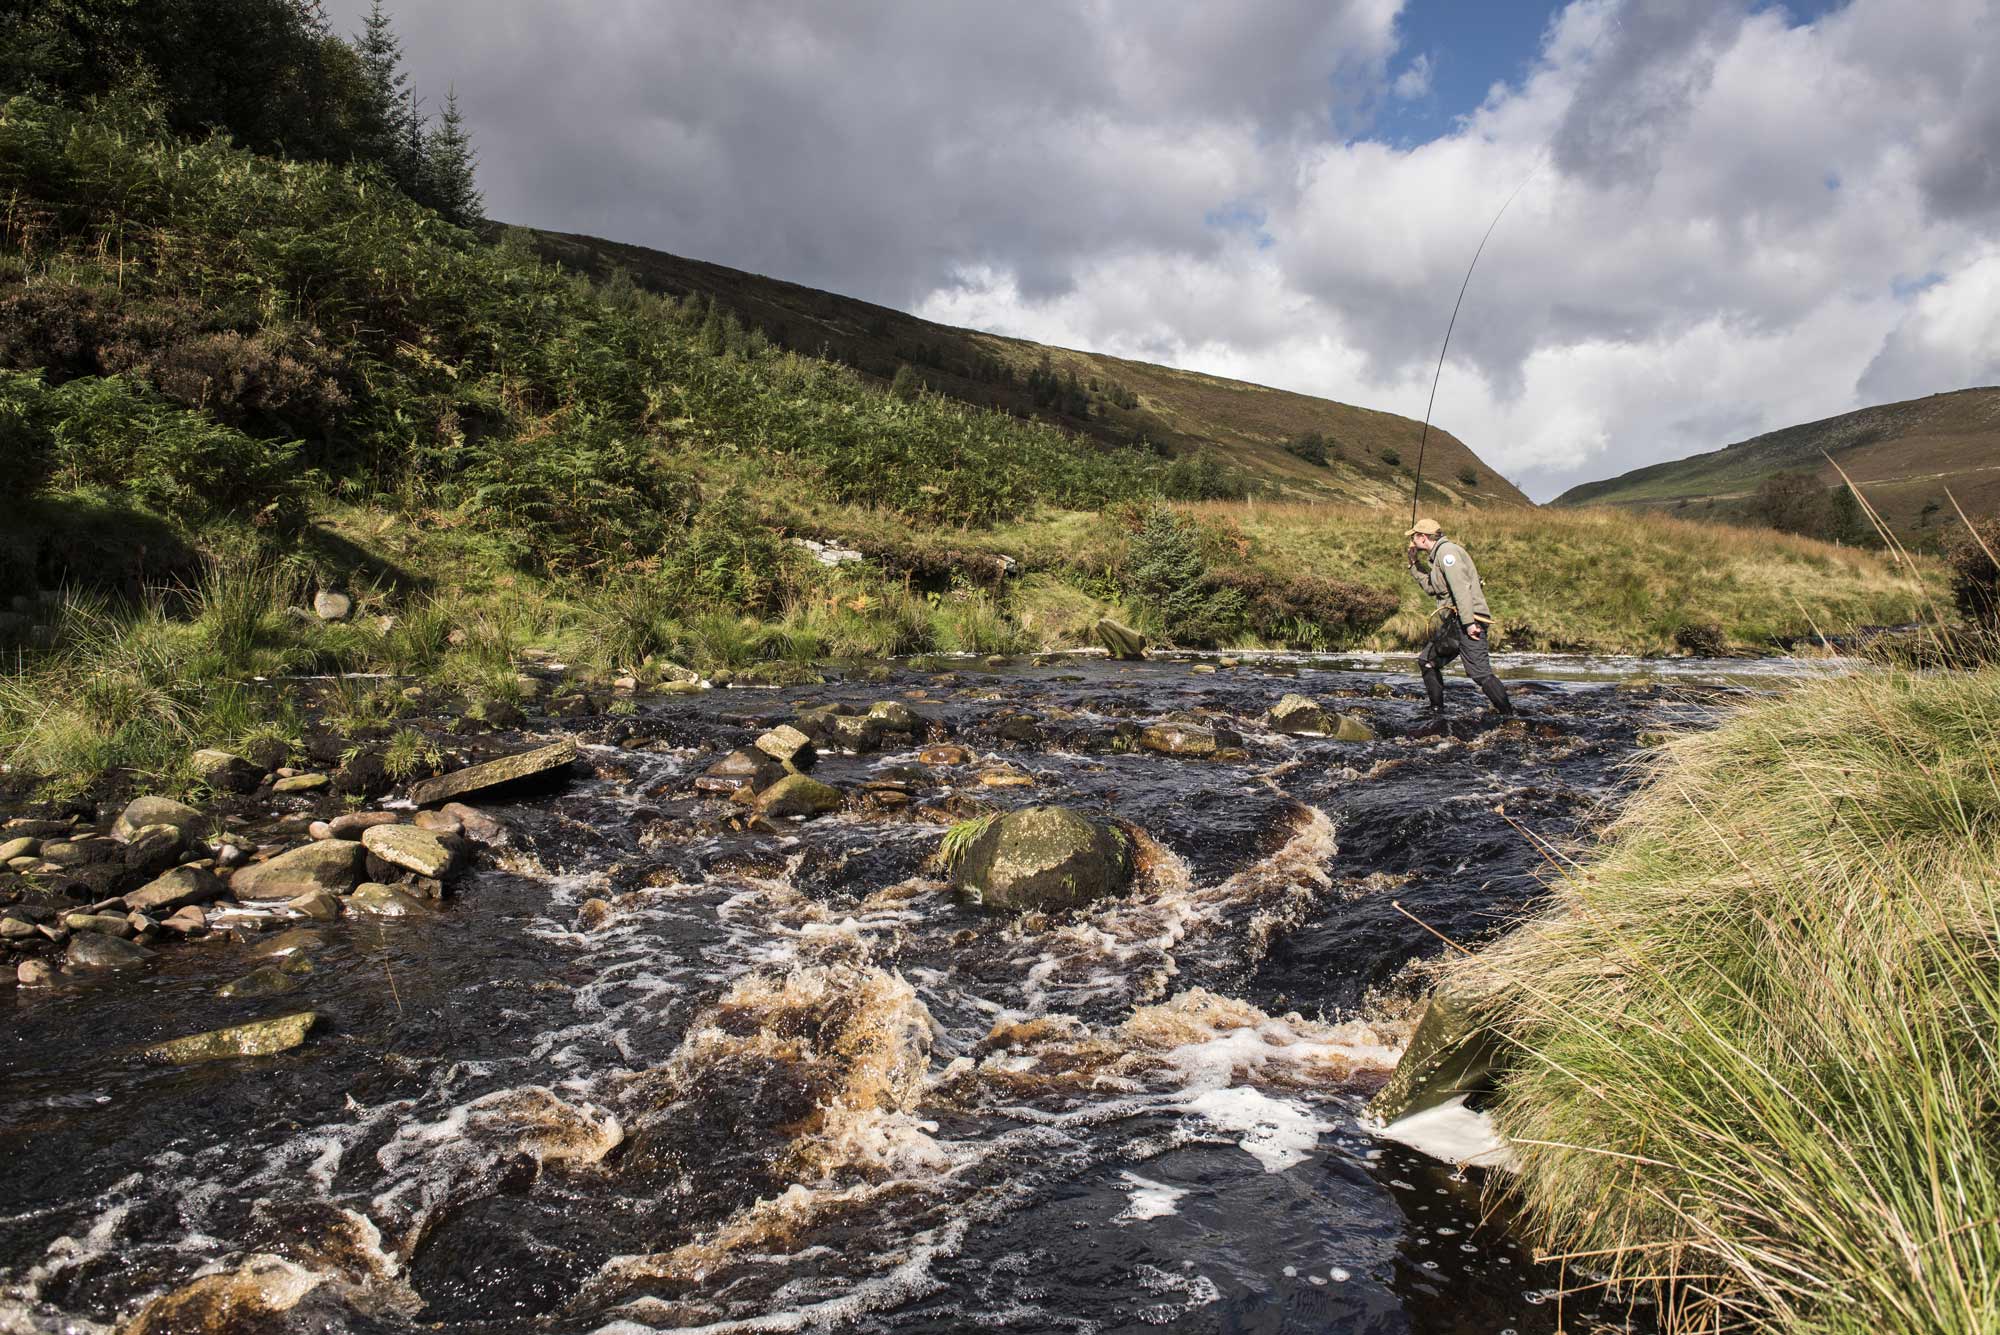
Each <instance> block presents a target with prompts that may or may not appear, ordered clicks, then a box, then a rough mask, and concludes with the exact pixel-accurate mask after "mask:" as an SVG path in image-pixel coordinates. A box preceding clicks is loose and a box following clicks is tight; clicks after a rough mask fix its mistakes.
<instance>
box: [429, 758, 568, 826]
mask: <svg viewBox="0 0 2000 1335" xmlns="http://www.w3.org/2000/svg"><path fill="white" fill-rule="evenodd" d="M576 757H577V749H576V743H575V742H573V741H571V740H569V739H568V738H564V739H563V740H562V741H560V742H557V743H555V744H554V745H552V746H543V747H538V748H536V749H535V750H533V751H523V752H520V753H519V754H517V755H511V756H502V757H501V758H500V759H498V760H488V761H484V762H482V763H481V764H477V765H467V766H466V767H465V768H464V769H457V770H453V771H452V772H451V773H449V774H440V775H439V776H438V777H437V778H435V779H425V780H423V781H422V782H421V783H414V784H411V785H410V800H411V801H412V802H414V803H416V804H417V805H418V806H420V807H434V806H438V805H439V804H441V803H444V802H447V801H450V800H451V799H452V798H454V797H464V796H466V795H467V794H470V793H481V792H486V791H489V790H491V789H497V788H500V787H501V786H503V785H505V784H511V783H517V782H519V781H521V780H523V779H530V778H534V777H537V776H540V775H552V774H555V773H557V772H559V771H561V770H563V769H565V768H567V767H568V766H569V764H570V762H571V761H573V760H575V759H576ZM461 819H462V818H461Z"/></svg>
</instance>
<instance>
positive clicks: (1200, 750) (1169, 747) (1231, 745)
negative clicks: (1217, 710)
mask: <svg viewBox="0 0 2000 1335" xmlns="http://www.w3.org/2000/svg"><path fill="white" fill-rule="evenodd" d="M1139 745H1140V746H1142V747H1144V748H1145V749H1146V750H1148V751H1154V752H1157V753H1159V754H1160V755H1163V756H1184V757H1188V758H1191V759H1195V760H1208V759H1211V758H1213V757H1214V756H1215V754H1216V753H1217V752H1218V751H1224V750H1237V749H1240V748H1241V747H1242V745H1243V739H1242V737H1240V736H1238V735H1237V734H1236V733H1234V732H1231V731H1230V730H1229V729H1227V728H1205V727H1201V726H1199V725H1197V724H1193V723H1156V724H1154V725H1153V726H1152V727H1150V728H1147V729H1145V730H1144V731H1143V732H1141V733H1140V734H1139Z"/></svg>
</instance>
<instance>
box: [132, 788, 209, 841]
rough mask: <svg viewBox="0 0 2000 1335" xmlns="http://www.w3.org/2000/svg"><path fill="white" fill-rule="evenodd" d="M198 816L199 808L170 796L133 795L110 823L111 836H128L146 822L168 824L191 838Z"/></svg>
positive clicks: (200, 818)
mask: <svg viewBox="0 0 2000 1335" xmlns="http://www.w3.org/2000/svg"><path fill="white" fill-rule="evenodd" d="M202 819H203V817H202V814H201V813H200V812H199V811H196V810H195V809H194V808H193V807H191V806H189V805H187V803H185V802H176V801H174V800H173V799H172V798H171V797H135V798H133V799H132V801H131V802H130V803H128V804H127V805H126V807H125V810H123V811H122V812H120V813H119V814H118V819H117V820H116V821H114V822H113V823H112V826H111V836H112V838H114V839H130V838H131V837H132V836H133V835H135V834H137V833H138V832H139V831H140V830H143V829H145V828H146V827H147V826H148V825H171V826H173V827H174V828H175V829H177V830H179V831H180V832H181V834H182V835H183V836H184V837H187V838H193V837H194V832H195V830H196V829H197V828H198V827H199V826H200V825H201V823H202Z"/></svg>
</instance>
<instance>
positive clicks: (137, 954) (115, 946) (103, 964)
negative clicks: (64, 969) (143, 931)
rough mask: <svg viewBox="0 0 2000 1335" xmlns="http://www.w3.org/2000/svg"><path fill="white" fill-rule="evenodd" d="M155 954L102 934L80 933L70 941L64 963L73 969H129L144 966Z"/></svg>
mask: <svg viewBox="0 0 2000 1335" xmlns="http://www.w3.org/2000/svg"><path fill="white" fill-rule="evenodd" d="M152 957H153V952H152V951H150V950H148V949H146V948H145V947H144V946H135V945H133V944H132V943H131V942H130V941H120V940H119V939H118V938H117V937H115V936H106V935H104V934H103V933H102V932H78V933H77V934H76V935H74V936H72V937H70V939H69V950H68V951H67V952H66V953H65V954H64V956H63V963H64V964H65V965H67V966H68V967H70V968H72V969H129V968H131V967H132V966H133V965H135V964H144V963H145V962H146V961H147V960H149V959H151V958H152Z"/></svg>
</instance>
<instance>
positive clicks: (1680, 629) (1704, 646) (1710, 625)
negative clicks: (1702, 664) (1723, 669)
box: [1674, 621, 1728, 658]
mask: <svg viewBox="0 0 2000 1335" xmlns="http://www.w3.org/2000/svg"><path fill="white" fill-rule="evenodd" d="M1674 647H1675V648H1677V649H1679V650H1681V651H1682V652H1684V653H1690V654H1693V655H1695V656H1696V657H1697V658H1719V657H1721V656H1722V653H1723V651H1724V649H1725V648H1727V647H1728V643H1727V640H1726V639H1725V638H1724V636H1723V633H1722V627H1721V626H1720V625H1719V624H1717V623H1716V622H1713V621H1684V622H1682V623H1681V624H1680V625H1679V626H1677V627H1676V628H1675V629H1674Z"/></svg>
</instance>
